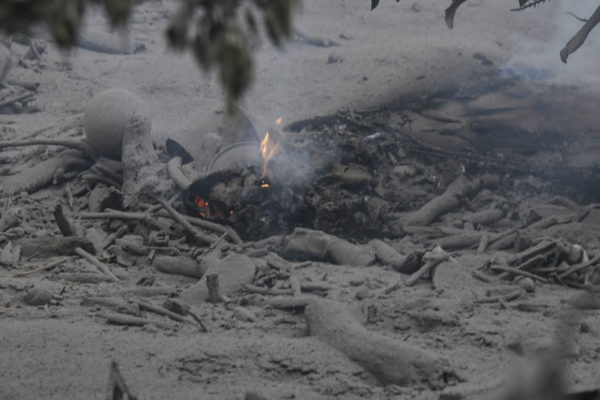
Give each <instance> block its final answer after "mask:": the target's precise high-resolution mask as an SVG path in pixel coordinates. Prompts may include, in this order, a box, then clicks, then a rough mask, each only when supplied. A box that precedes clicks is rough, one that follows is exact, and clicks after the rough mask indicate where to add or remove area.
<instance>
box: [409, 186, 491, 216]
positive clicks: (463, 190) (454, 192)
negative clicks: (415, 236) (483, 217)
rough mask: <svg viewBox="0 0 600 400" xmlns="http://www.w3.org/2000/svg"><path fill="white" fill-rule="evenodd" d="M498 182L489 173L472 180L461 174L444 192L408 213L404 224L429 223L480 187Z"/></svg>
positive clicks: (456, 206)
mask: <svg viewBox="0 0 600 400" xmlns="http://www.w3.org/2000/svg"><path fill="white" fill-rule="evenodd" d="M499 183H500V179H499V178H498V177H495V176H491V175H489V176H484V177H482V178H476V179H473V180H471V179H469V178H467V177H466V176H464V175H461V176H459V177H458V178H456V180H455V181H454V182H452V183H451V184H450V185H448V187H447V188H446V191H445V192H444V193H442V194H441V195H439V196H438V197H436V198H434V199H432V200H430V201H429V202H427V203H425V204H424V205H423V206H422V207H421V208H420V209H418V210H417V211H413V212H410V213H408V214H407V215H406V216H405V217H404V220H403V222H404V224H406V225H429V224H431V223H432V222H434V221H435V220H436V219H438V218H439V217H441V216H442V215H444V214H446V213H447V212H450V211H452V210H454V209H456V208H458V206H459V205H460V204H461V202H462V201H463V199H465V198H468V197H471V196H473V195H474V194H476V193H477V192H479V190H481V189H482V188H489V187H492V186H497V185H498V184H499Z"/></svg>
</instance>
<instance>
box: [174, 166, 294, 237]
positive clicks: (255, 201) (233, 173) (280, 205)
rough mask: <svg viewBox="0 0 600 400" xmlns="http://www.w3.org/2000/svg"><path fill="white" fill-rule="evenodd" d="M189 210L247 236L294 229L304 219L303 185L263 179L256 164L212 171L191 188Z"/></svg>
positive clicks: (267, 234) (188, 194)
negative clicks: (295, 185) (301, 186)
mask: <svg viewBox="0 0 600 400" xmlns="http://www.w3.org/2000/svg"><path fill="white" fill-rule="evenodd" d="M185 203H186V207H187V209H188V211H189V212H190V214H192V215H194V216H199V217H203V218H207V219H210V220H213V221H216V222H220V223H224V224H227V225H230V226H232V227H233V228H234V229H235V230H236V232H238V233H239V235H240V236H241V237H242V238H243V239H244V240H257V239H261V238H264V237H267V236H271V235H275V234H280V233H287V232H291V231H292V230H293V228H294V227H295V226H298V225H301V221H302V220H303V217H304V216H303V209H304V196H303V189H302V188H300V187H294V186H292V185H284V184H278V183H272V182H268V181H267V180H266V179H261V178H260V175H259V174H258V173H257V172H256V171H255V170H254V169H253V168H244V169H241V170H227V171H218V172H215V173H212V174H210V175H208V176H206V177H203V178H201V179H198V180H196V181H195V182H194V183H192V185H191V186H190V188H189V189H188V192H187V195H186V202H185Z"/></svg>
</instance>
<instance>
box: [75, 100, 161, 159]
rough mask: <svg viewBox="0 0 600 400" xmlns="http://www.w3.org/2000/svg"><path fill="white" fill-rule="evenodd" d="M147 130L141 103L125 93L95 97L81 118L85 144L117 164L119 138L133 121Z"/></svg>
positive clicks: (147, 113) (143, 108)
mask: <svg viewBox="0 0 600 400" xmlns="http://www.w3.org/2000/svg"><path fill="white" fill-rule="evenodd" d="M134 116H135V117H137V119H138V120H141V121H144V123H146V124H147V125H148V127H147V129H148V130H150V128H151V122H150V113H149V112H148V109H147V108H146V105H145V104H144V101H143V100H142V99H141V98H140V97H139V96H138V95H136V94H134V93H132V92H130V91H128V90H126V89H109V90H106V91H104V92H101V93H100V94H98V95H97V96H95V97H94V98H93V99H92V101H91V103H90V105H89V106H88V107H87V109H86V110H85V113H84V115H83V127H84V129H85V134H86V136H87V139H88V141H89V142H90V144H91V145H92V147H94V148H95V149H96V150H97V151H99V152H100V153H101V154H102V155H104V156H106V157H109V158H112V159H116V160H120V159H121V153H122V144H123V136H124V134H125V130H126V126H127V123H128V122H129V121H130V120H132V118H133V117H134Z"/></svg>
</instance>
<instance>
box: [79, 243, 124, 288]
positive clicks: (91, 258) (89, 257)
mask: <svg viewBox="0 0 600 400" xmlns="http://www.w3.org/2000/svg"><path fill="white" fill-rule="evenodd" d="M75 253H76V254H77V255H79V256H81V257H83V258H85V259H86V260H87V261H88V262H89V263H90V264H92V265H94V266H96V267H97V268H98V269H99V270H100V271H101V272H104V273H105V274H106V275H108V276H109V277H110V279H112V280H113V281H114V282H120V280H119V278H117V276H116V275H115V274H113V273H112V272H111V270H110V269H109V268H108V267H107V266H106V265H105V264H103V263H101V262H100V261H99V260H98V259H97V258H96V257H94V256H93V255H91V254H90V253H88V252H87V251H85V250H84V249H82V248H81V247H77V248H76V249H75Z"/></svg>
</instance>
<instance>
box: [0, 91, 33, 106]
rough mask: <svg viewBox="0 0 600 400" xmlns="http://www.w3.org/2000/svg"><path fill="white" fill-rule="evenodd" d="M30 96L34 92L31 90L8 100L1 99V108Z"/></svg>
mask: <svg viewBox="0 0 600 400" xmlns="http://www.w3.org/2000/svg"><path fill="white" fill-rule="evenodd" d="M28 97H33V93H31V92H25V93H19V94H17V95H14V96H12V97H9V98H8V99H6V100H3V101H0V108H2V107H4V106H7V105H9V104H12V103H14V102H17V101H21V100H25V99H27V98H28Z"/></svg>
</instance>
